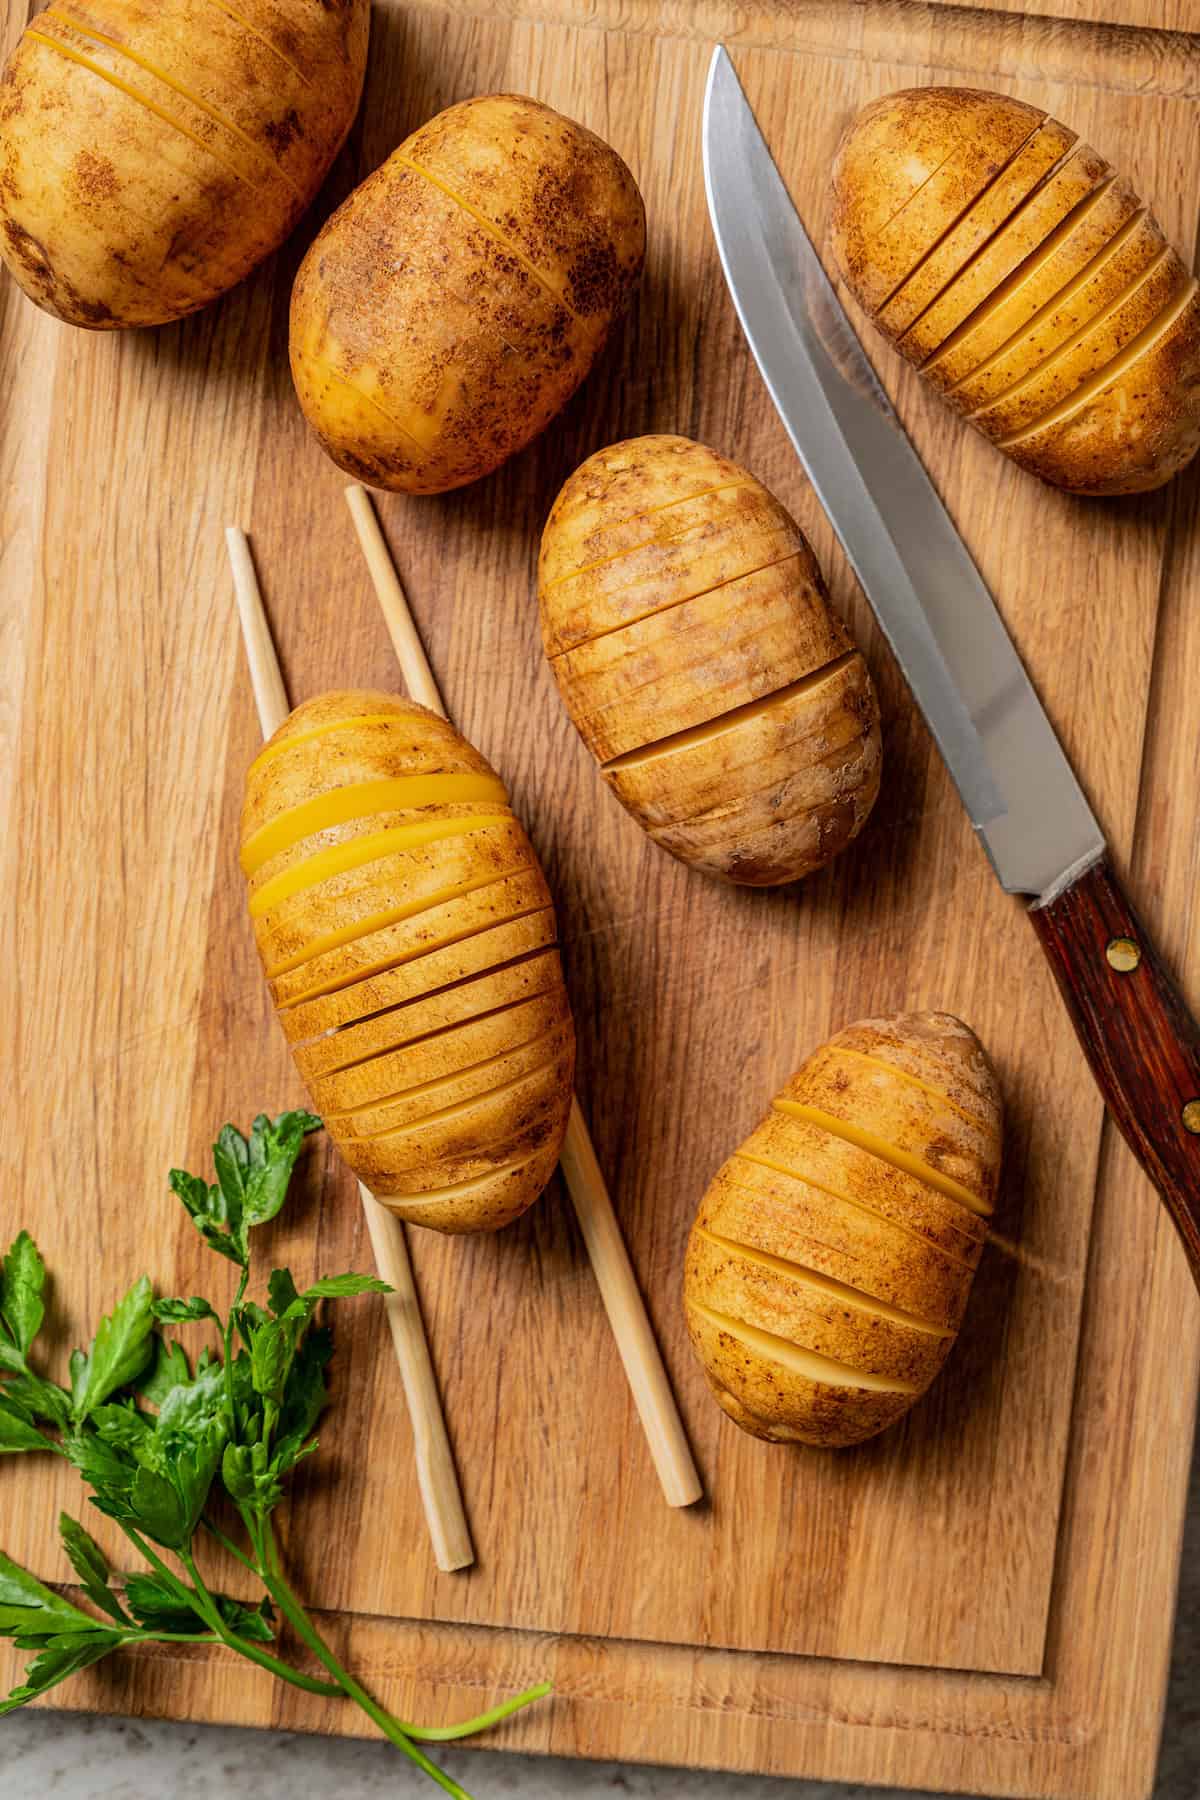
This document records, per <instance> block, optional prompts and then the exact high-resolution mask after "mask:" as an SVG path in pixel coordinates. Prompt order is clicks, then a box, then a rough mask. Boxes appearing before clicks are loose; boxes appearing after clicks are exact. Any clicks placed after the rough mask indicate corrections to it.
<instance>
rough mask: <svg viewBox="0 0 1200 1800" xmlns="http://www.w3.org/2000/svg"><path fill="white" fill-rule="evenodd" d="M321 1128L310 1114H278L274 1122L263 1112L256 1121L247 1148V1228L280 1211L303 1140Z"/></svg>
mask: <svg viewBox="0 0 1200 1800" xmlns="http://www.w3.org/2000/svg"><path fill="white" fill-rule="evenodd" d="M320 1129H321V1120H320V1119H319V1118H317V1116H316V1114H315V1113H310V1112H286V1113H280V1115H279V1117H278V1118H277V1119H276V1120H275V1121H274V1122H273V1123H272V1121H271V1120H270V1119H268V1118H267V1117H266V1115H265V1113H260V1114H259V1116H258V1118H257V1119H255V1121H254V1124H253V1127H252V1128H251V1135H250V1144H249V1145H248V1147H247V1156H248V1160H249V1164H250V1174H249V1179H248V1180H247V1182H246V1189H245V1200H244V1211H243V1220H244V1225H245V1227H246V1229H249V1227H250V1226H252V1225H265V1224H267V1222H268V1221H269V1220H271V1219H273V1218H274V1217H275V1215H276V1214H277V1213H278V1212H279V1209H280V1207H281V1206H282V1205H283V1203H284V1201H285V1200H286V1198H287V1191H288V1185H289V1183H290V1182H291V1179H292V1171H293V1170H294V1168H295V1166H296V1159H297V1157H298V1156H299V1154H300V1151H301V1149H302V1147H303V1144H304V1139H305V1137H306V1136H307V1134H308V1133H309V1132H310V1131H319V1130H320Z"/></svg>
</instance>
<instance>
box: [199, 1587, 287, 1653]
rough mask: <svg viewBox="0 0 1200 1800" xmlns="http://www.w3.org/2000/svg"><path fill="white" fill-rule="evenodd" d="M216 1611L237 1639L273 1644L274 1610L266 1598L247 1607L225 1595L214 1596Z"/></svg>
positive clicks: (253, 1642)
mask: <svg viewBox="0 0 1200 1800" xmlns="http://www.w3.org/2000/svg"><path fill="white" fill-rule="evenodd" d="M214 1597H215V1599H216V1602H217V1611H218V1612H219V1613H220V1615H221V1617H222V1618H223V1619H224V1621H225V1623H226V1625H228V1627H229V1629H230V1631H233V1632H236V1634H237V1636H238V1637H243V1638H248V1639H249V1641H250V1642H251V1643H252V1644H273V1643H274V1642H275V1626H274V1623H273V1621H274V1618H275V1608H274V1607H273V1606H272V1605H271V1602H270V1600H269V1598H267V1596H265V1595H264V1596H263V1598H262V1600H260V1601H259V1603H258V1605H257V1606H247V1605H246V1604H244V1602H243V1601H241V1600H231V1599H230V1598H229V1596H228V1595H227V1594H217V1595H215V1596H214Z"/></svg>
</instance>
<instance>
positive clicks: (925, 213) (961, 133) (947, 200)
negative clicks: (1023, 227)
mask: <svg viewBox="0 0 1200 1800" xmlns="http://www.w3.org/2000/svg"><path fill="white" fill-rule="evenodd" d="M1045 117H1046V115H1045V113H1044V112H1042V111H1040V110H1039V109H1037V108H1036V107H1032V106H1026V105H1025V104H1024V103H1023V102H1021V101H1014V100H1009V99H1007V98H1006V97H1005V96H1003V95H1000V94H987V93H983V92H981V91H979V90H977V89H973V88H922V89H917V90H910V91H908V92H906V93H902V94H890V95H888V96H886V97H885V98H884V99H882V100H876V101H873V102H872V103H871V104H870V105H869V106H867V107H864V109H863V111H862V112H861V113H860V114H859V115H858V117H857V118H856V119H855V120H854V121H853V123H852V124H851V126H850V127H849V128H848V129H847V131H846V132H845V134H844V135H843V137H842V141H841V143H840V144H839V146H838V150H837V154H836V156H835V157H834V164H833V196H834V204H833V216H832V219H831V222H830V229H831V234H832V237H833V245H834V250H835V253H836V255H837V259H838V261H839V263H840V264H841V266H842V268H843V269H844V270H845V271H846V273H847V275H848V277H849V279H850V284H851V286H852V287H853V289H854V292H855V295H856V297H857V298H858V300H859V301H860V302H861V303H862V305H863V306H865V307H866V309H867V311H868V312H870V313H875V312H877V311H878V310H879V308H880V307H881V306H882V305H883V304H884V302H885V301H886V300H887V299H888V297H889V295H891V294H892V293H894V291H895V290H896V289H897V288H898V287H899V286H900V283H901V282H902V281H904V280H905V278H906V277H907V276H909V275H910V274H911V273H912V271H913V269H914V268H915V267H916V265H917V263H918V262H919V261H920V260H921V258H922V257H923V256H924V255H925V254H926V253H927V252H928V251H929V250H931V249H932V248H933V246H934V245H935V244H936V243H937V242H938V240H939V239H940V238H942V237H943V236H944V235H945V234H946V232H948V231H949V230H950V229H951V228H952V227H953V226H954V224H955V223H956V222H957V220H958V219H959V218H961V217H962V215H963V214H964V213H965V212H966V211H967V210H968V209H969V208H970V207H971V206H972V205H973V204H974V203H975V202H976V201H977V200H978V198H979V196H980V194H982V193H983V191H984V189H985V188H987V187H988V186H989V185H990V184H991V183H992V182H993V181H994V180H995V179H996V177H997V175H999V174H1000V172H1001V171H1002V170H1003V168H1004V167H1005V165H1006V164H1007V163H1008V161H1009V160H1010V158H1011V157H1013V156H1014V155H1015V154H1016V152H1017V151H1018V150H1019V149H1020V148H1021V146H1022V144H1023V143H1024V142H1025V141H1026V139H1027V138H1030V137H1032V136H1033V134H1034V132H1035V131H1036V130H1037V129H1038V127H1039V125H1041V123H1042V121H1043V120H1044V119H1045Z"/></svg>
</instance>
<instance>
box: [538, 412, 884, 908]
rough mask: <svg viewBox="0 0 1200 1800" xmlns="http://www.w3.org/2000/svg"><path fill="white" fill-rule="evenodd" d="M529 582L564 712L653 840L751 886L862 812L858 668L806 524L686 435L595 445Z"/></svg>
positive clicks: (872, 720) (867, 712) (871, 700)
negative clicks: (535, 578)
mask: <svg viewBox="0 0 1200 1800" xmlns="http://www.w3.org/2000/svg"><path fill="white" fill-rule="evenodd" d="M538 596H539V603H540V607H541V620H542V642H543V644H544V646H545V651H546V655H547V657H548V659H549V662H550V667H551V669H552V670H553V671H554V677H555V680H556V681H557V682H558V687H559V692H560V693H561V695H562V698H563V701H564V703H565V705H566V708H567V711H568V712H569V713H570V715H571V718H572V720H573V722H574V724H575V727H576V729H577V730H578V732H579V734H580V736H581V737H582V738H583V741H584V743H585V744H586V745H587V746H588V748H589V750H591V752H592V754H593V755H594V756H595V757H596V759H597V760H598V762H599V763H600V767H601V772H602V774H603V776H604V779H605V780H606V781H607V783H608V785H609V786H610V787H611V788H612V789H613V791H614V793H615V794H616V795H617V797H618V798H619V799H620V801H621V802H622V804H623V805H624V806H625V807H627V808H628V810H629V811H630V812H631V813H632V814H633V817H634V818H635V819H636V820H637V821H638V823H639V824H640V825H642V826H643V827H644V829H645V830H646V831H647V832H649V834H650V836H651V837H652V838H653V839H654V841H655V843H657V844H660V845H661V846H662V847H663V848H664V849H666V850H669V851H670V852H671V854H672V855H673V856H677V857H679V858H680V859H681V860H682V861H683V862H687V863H690V864H692V865H693V867H695V868H699V869H703V870H705V871H707V872H708V873H709V874H713V875H720V876H724V877H725V878H727V879H728V880H730V881H735V882H742V883H745V884H747V885H749V886H758V887H762V886H771V885H775V884H778V883H780V882H785V881H796V880H798V879H799V878H800V877H801V876H803V875H807V874H810V873H811V872H812V871H813V870H814V869H818V868H820V867H821V866H822V865H823V864H825V863H827V862H829V861H830V859H831V858H832V857H834V856H836V855H837V854H838V852H839V851H840V850H843V849H844V848H845V847H846V845H847V844H848V843H850V841H851V840H852V839H853V838H854V837H856V836H857V835H858V833H859V831H861V829H862V827H863V825H864V824H865V822H866V819H867V815H868V814H869V813H870V810H871V807H872V806H873V805H874V803H875V797H876V795H877V793H878V791H879V772H880V757H881V752H880V739H879V708H878V704H877V702H876V699H875V691H874V688H873V687H872V685H871V677H870V675H869V673H868V671H867V666H866V663H865V662H864V661H863V658H862V656H861V654H860V652H859V651H858V650H857V649H856V648H855V646H854V643H853V640H852V639H851V637H850V635H849V633H848V632H847V631H846V628H845V626H844V625H843V624H842V622H841V620H840V619H839V618H838V617H837V616H836V614H835V613H834V612H833V611H832V610H831V608H830V606H829V601H828V596H827V594H826V591H825V584H824V582H823V581H822V579H821V572H820V570H819V569H818V567H817V563H816V560H815V558H814V556H813V554H812V551H811V550H810V549H809V547H808V544H807V542H806V540H805V537H804V534H803V532H802V531H801V530H800V528H799V526H798V525H797V524H796V523H795V522H794V520H793V519H792V518H791V517H790V516H789V515H788V513H787V512H786V511H785V510H784V508H783V507H782V506H781V505H780V504H779V502H778V501H777V500H776V499H775V498H774V496H773V495H772V494H770V493H768V492H767V490H766V488H765V487H763V485H762V483H761V482H758V481H756V480H755V479H754V477H753V476H752V475H748V474H747V473H746V472H745V470H744V469H739V468H738V467H737V465H736V464H734V463H731V462H729V461H727V460H726V458H725V457H723V456H718V455H717V453H716V451H714V450H709V449H706V448H705V446H704V445H703V444H695V443H692V442H691V441H690V440H689V439H687V438H681V437H644V438H634V439H631V440H630V441H629V442H627V443H623V444H614V445H612V446H611V447H610V448H609V449H607V450H599V451H597V453H596V454H595V455H594V456H592V457H589V459H588V461H587V462H585V463H584V464H583V465H582V466H581V467H580V468H578V469H577V470H576V471H575V473H574V474H573V475H572V476H571V478H570V479H569V481H568V482H567V483H566V486H565V487H564V488H563V490H562V492H561V493H560V494H559V496H558V499H557V500H556V501H555V503H554V508H553V510H552V512H551V514H550V517H549V520H548V521H547V524H546V529H545V531H544V532H543V534H542V548H541V557H540V560H539V564H538Z"/></svg>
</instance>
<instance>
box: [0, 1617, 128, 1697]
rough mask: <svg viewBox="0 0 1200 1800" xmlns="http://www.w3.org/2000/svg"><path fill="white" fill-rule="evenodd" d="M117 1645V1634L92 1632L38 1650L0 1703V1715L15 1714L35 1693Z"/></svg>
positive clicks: (42, 1691) (57, 1682)
mask: <svg viewBox="0 0 1200 1800" xmlns="http://www.w3.org/2000/svg"><path fill="white" fill-rule="evenodd" d="M120 1642H121V1634H120V1632H118V1631H108V1630H101V1631H92V1632H88V1633H87V1634H86V1636H82V1637H78V1638H76V1637H74V1636H66V1637H62V1638H58V1639H56V1640H55V1641H54V1642H53V1643H52V1644H50V1645H48V1646H47V1647H46V1648H45V1649H43V1650H39V1651H38V1653H37V1655H36V1656H35V1657H34V1659H33V1661H32V1662H31V1663H29V1664H28V1666H27V1667H26V1670H25V1680H24V1681H23V1682H22V1683H21V1685H20V1686H19V1687H15V1688H14V1689H13V1691H12V1693H11V1694H10V1695H9V1696H8V1698H7V1700H0V1714H3V1713H10V1712H15V1711H16V1710H17V1708H18V1707H19V1706H24V1705H26V1704H27V1702H28V1701H30V1700H35V1699H36V1698H37V1696H38V1695H39V1694H45V1693H48V1692H49V1690H50V1689H51V1688H54V1687H57V1686H58V1684H59V1682H60V1681H66V1680H67V1678H68V1677H69V1676H71V1675H77V1674H78V1673H79V1671H80V1669H86V1668H88V1667H90V1665H91V1664H92V1663H97V1662H99V1661H100V1660H101V1658H102V1657H105V1656H107V1655H108V1653H109V1651H110V1650H115V1649H116V1648H117V1645H118V1644H119V1643H120Z"/></svg>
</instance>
